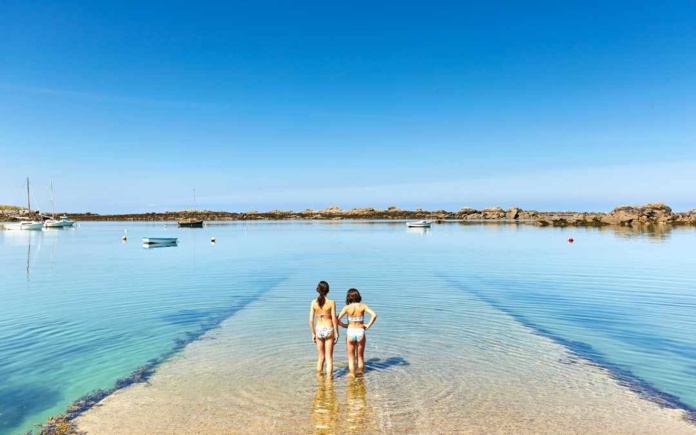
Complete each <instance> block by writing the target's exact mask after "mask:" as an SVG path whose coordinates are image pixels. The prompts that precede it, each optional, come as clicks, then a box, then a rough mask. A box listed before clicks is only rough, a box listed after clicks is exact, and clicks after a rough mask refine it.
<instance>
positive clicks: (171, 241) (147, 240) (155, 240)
mask: <svg viewBox="0 0 696 435" xmlns="http://www.w3.org/2000/svg"><path fill="white" fill-rule="evenodd" d="M178 240H179V239H177V238H176V237H143V244H144V245H175V244H176V243H177V242H178Z"/></svg>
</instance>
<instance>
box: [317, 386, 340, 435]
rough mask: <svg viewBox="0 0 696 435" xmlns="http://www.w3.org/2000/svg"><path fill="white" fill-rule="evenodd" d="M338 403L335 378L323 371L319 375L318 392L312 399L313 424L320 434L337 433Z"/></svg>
mask: <svg viewBox="0 0 696 435" xmlns="http://www.w3.org/2000/svg"><path fill="white" fill-rule="evenodd" d="M337 417H338V403H336V394H335V391H334V383H333V379H331V378H330V377H328V376H325V375H324V374H323V373H322V374H318V375H317V392H316V394H315V395H314V401H312V426H314V428H315V429H316V433H318V434H329V433H336V426H337V421H336V419H337Z"/></svg>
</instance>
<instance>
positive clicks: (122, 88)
mask: <svg viewBox="0 0 696 435" xmlns="http://www.w3.org/2000/svg"><path fill="white" fill-rule="evenodd" d="M694 22H696V3H693V2H691V1H675V2H669V4H666V5H664V4H662V5H658V4H654V3H653V2H647V1H645V2H644V1H639V2H610V4H607V3H606V2H567V3H563V4H541V3H539V4H536V5H528V4H527V5H520V4H517V3H516V2H504V3H497V4H495V5H486V4H481V3H467V4H462V3H461V2H435V3H428V4H427V5H425V4H422V3H416V2H399V3H392V2H388V3H382V4H379V5H375V4H373V3H367V2H353V3H351V4H326V3H320V2H309V3H302V6H301V7H298V6H293V5H292V4H289V3H284V2H269V1H261V2H255V3H254V4H253V5H249V4H245V3H242V2H228V3H226V4H224V5H221V4H216V3H214V2H212V3H208V2H199V3H196V5H195V6H190V5H187V4H186V3H148V4H144V5H143V4H140V3H135V2H116V1H105V2H99V3H98V4H93V3H91V2H86V1H77V2H73V3H70V4H57V3H53V2H44V1H36V2H22V1H9V2H4V3H3V4H2V5H0V27H2V28H3V33H4V37H3V38H2V40H0V162H2V164H1V165H0V204H11V205H19V206H25V205H26V192H25V178H26V177H27V176H29V177H30V178H31V181H32V205H33V206H34V207H33V208H39V209H41V210H43V211H48V210H50V207H51V205H50V200H49V183H50V182H51V181H53V184H54V187H55V199H56V210H59V211H70V212H87V211H90V212H94V213H101V214H109V213H145V212H161V211H173V210H181V209H186V208H193V207H194V201H193V189H194V188H195V189H196V193H197V203H196V206H197V208H199V209H210V210H221V211H222V210H225V211H249V210H258V211H268V210H272V209H292V210H295V211H301V210H304V209H306V208H311V209H322V208H326V207H329V206H334V205H335V206H339V207H341V208H343V209H350V208H354V207H375V208H381V209H385V208H387V207H388V206H397V207H400V208H404V209H415V208H416V207H421V208H423V209H428V210H436V209H446V210H451V211H456V210H458V209H460V208H461V207H465V206H469V207H475V208H483V207H490V206H501V207H504V208H508V207H510V206H517V207H520V208H522V209H536V210H540V211H560V210H577V211H610V210H611V209H613V208H614V207H616V206H619V205H642V204H646V203H649V202H663V203H666V204H667V205H669V206H670V207H672V208H673V209H674V210H675V211H687V210H690V209H693V208H694V207H696V192H695V190H694V186H696V143H694V142H695V138H696V122H694V120H696V105H695V104H694V103H693V102H694V101H696V56H694V55H693V53H696V27H694V25H693V23H694Z"/></svg>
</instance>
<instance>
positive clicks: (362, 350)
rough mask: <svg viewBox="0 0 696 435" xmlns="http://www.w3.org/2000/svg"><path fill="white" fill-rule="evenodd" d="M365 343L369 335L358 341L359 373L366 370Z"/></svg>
mask: <svg viewBox="0 0 696 435" xmlns="http://www.w3.org/2000/svg"><path fill="white" fill-rule="evenodd" d="M365 343H367V335H363V338H362V340H360V341H359V342H358V343H357V348H358V349H357V351H358V373H363V372H364V371H365Z"/></svg>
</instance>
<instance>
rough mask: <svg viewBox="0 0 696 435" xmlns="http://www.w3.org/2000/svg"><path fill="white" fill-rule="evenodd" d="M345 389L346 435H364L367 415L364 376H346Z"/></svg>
mask: <svg viewBox="0 0 696 435" xmlns="http://www.w3.org/2000/svg"><path fill="white" fill-rule="evenodd" d="M347 379H348V387H347V388H346V425H345V427H346V430H347V431H348V433H364V432H365V429H366V415H367V390H366V388H365V377H364V376H360V375H359V376H356V377H353V376H348V377H347Z"/></svg>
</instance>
